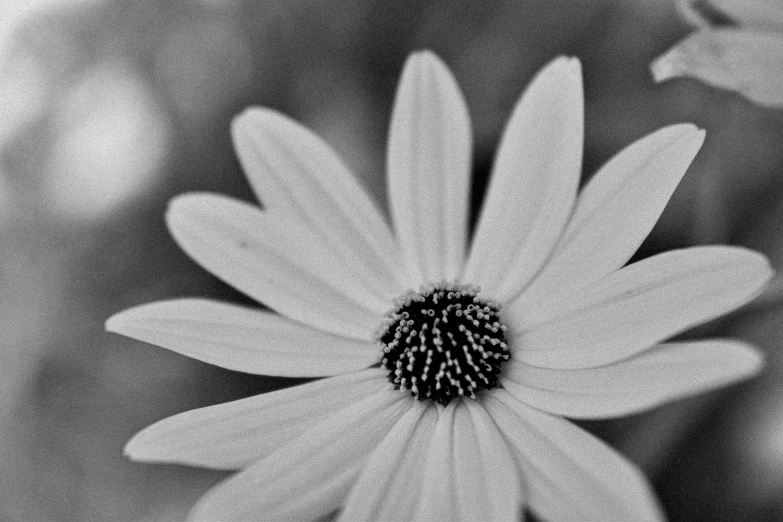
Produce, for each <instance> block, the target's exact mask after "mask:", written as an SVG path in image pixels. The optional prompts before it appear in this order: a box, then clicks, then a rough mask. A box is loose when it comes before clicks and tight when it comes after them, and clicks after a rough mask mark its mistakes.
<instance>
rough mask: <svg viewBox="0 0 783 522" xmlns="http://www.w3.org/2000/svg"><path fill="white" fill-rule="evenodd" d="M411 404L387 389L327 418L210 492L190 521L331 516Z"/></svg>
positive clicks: (196, 508) (304, 518) (199, 504)
mask: <svg viewBox="0 0 783 522" xmlns="http://www.w3.org/2000/svg"><path fill="white" fill-rule="evenodd" d="M412 402H413V401H412V399H411V398H410V396H402V395H401V394H398V393H394V392H393V391H392V390H388V391H387V392H386V393H385V394H383V395H380V396H377V395H376V396H371V397H367V398H366V399H365V400H363V401H361V402H359V403H356V404H354V405H352V406H351V407H349V408H346V409H344V410H342V411H340V412H339V413H337V414H334V415H331V416H330V417H329V418H328V419H326V420H324V421H323V422H321V423H319V424H318V425H316V426H315V427H313V428H312V429H310V430H308V431H306V432H305V433H303V434H302V435H301V436H298V437H296V438H294V439H293V440H291V442H290V443H288V444H286V445H284V446H282V447H281V448H280V449H279V450H277V451H276V452H274V453H272V454H270V455H269V456H267V457H266V458H264V459H263V460H260V461H258V462H256V463H254V464H253V465H251V466H249V467H248V468H246V469H244V470H243V471H241V472H240V473H238V474H237V475H235V476H234V477H232V478H230V479H229V480H227V481H225V482H223V483H221V484H219V485H218V486H216V487H215V488H213V489H211V490H210V491H209V492H208V493H207V494H206V495H205V496H204V497H202V498H201V500H200V501H199V502H198V503H197V504H196V506H195V507H194V508H193V510H192V511H191V513H190V517H189V519H191V520H202V521H214V520H312V519H316V518H320V517H322V516H324V515H327V514H329V513H331V512H332V511H334V510H335V509H337V508H338V507H339V506H340V505H341V504H342V503H343V501H344V500H345V497H346V495H347V494H348V492H349V491H350V488H351V486H352V484H353V483H354V481H355V480H356V477H357V475H358V474H359V472H360V471H361V469H362V467H363V466H364V463H365V462H366V461H367V458H368V457H369V455H370V453H371V452H372V451H373V449H375V447H376V446H377V445H378V444H379V443H380V442H381V440H383V438H384V436H385V435H386V434H387V433H388V432H389V430H391V429H392V428H393V427H394V425H395V424H396V423H397V422H398V421H399V419H400V418H401V417H402V416H403V415H404V414H405V412H406V411H408V410H409V409H410V407H411V404H412Z"/></svg>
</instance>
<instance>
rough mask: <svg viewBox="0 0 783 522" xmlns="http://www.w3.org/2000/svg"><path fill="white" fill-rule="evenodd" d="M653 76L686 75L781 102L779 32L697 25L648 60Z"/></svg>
mask: <svg viewBox="0 0 783 522" xmlns="http://www.w3.org/2000/svg"><path fill="white" fill-rule="evenodd" d="M650 71H651V72H652V75H653V78H654V79H655V81H656V82H662V81H665V80H669V79H671V78H676V77H680V76H687V77H692V78H697V79H699V80H701V81H703V82H706V83H708V84H709V85H712V86H714V87H719V88H721V89H728V90H731V91H736V92H738V93H740V94H741V95H743V96H745V97H746V98H748V99H750V100H751V101H753V102H756V103H758V104H760V105H765V106H769V107H780V106H783V34H780V33H775V32H766V31H746V30H742V29H715V30H713V29H702V30H700V31H696V32H694V33H693V34H691V35H690V36H688V37H687V38H685V39H684V40H681V41H680V42H679V43H677V45H675V46H674V47H672V48H671V49H669V50H668V51H667V52H666V53H664V54H663V55H661V56H659V57H657V58H656V59H655V60H654V61H653V62H652V64H650Z"/></svg>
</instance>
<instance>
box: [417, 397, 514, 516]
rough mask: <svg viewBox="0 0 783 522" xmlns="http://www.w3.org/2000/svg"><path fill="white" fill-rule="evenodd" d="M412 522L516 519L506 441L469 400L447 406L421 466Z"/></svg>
mask: <svg viewBox="0 0 783 522" xmlns="http://www.w3.org/2000/svg"><path fill="white" fill-rule="evenodd" d="M424 466H425V467H424V484H423V486H424V487H423V489H422V491H421V496H422V502H421V505H420V507H419V509H418V510H417V513H416V516H414V517H413V518H414V519H415V520H487V521H490V520H508V521H512V520H519V519H520V516H521V509H522V493H523V492H522V485H521V481H520V477H519V470H518V468H517V466H516V465H515V463H514V458H513V456H512V455H511V453H510V451H509V449H508V446H507V444H506V441H505V440H503V437H502V436H501V435H500V432H499V431H498V429H497V427H496V426H495V424H494V423H493V422H492V419H491V418H490V417H489V416H488V415H487V412H486V411H484V409H483V408H482V407H481V406H479V405H478V404H477V403H476V402H475V401H473V400H458V401H452V402H451V404H449V406H448V407H447V408H446V409H445V411H444V412H443V413H442V414H441V416H440V418H439V419H438V426H437V427H436V428H435V433H434V436H433V438H432V443H431V444H430V449H429V452H428V455H427V460H426V463H425V464H424Z"/></svg>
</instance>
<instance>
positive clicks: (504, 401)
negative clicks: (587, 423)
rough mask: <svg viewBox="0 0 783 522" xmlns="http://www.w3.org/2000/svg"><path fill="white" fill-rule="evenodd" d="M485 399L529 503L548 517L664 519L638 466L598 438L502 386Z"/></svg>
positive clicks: (484, 395)
mask: <svg viewBox="0 0 783 522" xmlns="http://www.w3.org/2000/svg"><path fill="white" fill-rule="evenodd" d="M480 402H481V404H482V405H483V406H484V407H485V408H486V410H487V413H489V415H490V417H492V420H493V421H495V424H496V425H497V427H498V429H499V430H500V432H501V433H502V434H503V437H504V438H505V440H506V442H507V443H508V444H509V445H510V446H511V447H512V448H513V449H514V451H512V452H511V454H512V455H513V456H514V458H515V459H516V462H517V464H518V465H519V467H520V469H521V471H522V475H523V476H524V479H525V488H526V494H527V496H528V498H529V501H528V502H529V505H530V506H531V508H532V510H533V512H534V513H535V514H536V515H537V516H539V517H540V518H542V519H543V520H584V521H590V520H595V521H605V520H629V521H630V520H640V521H641V520H643V521H652V520H663V518H664V517H663V514H662V513H661V510H660V508H659V506H658V505H657V502H656V500H655V495H654V494H653V492H652V489H651V488H650V486H649V485H648V484H647V481H646V480H645V478H644V477H643V476H642V474H641V473H640V472H639V470H638V469H636V467H635V466H633V465H632V464H631V463H630V462H629V461H628V460H626V459H625V458H624V457H622V456H621V455H620V454H619V453H617V452H615V451H614V450H613V449H611V448H610V447H609V446H607V445H606V444H605V443H603V442H602V441H600V440H599V439H597V438H596V437H594V436H592V435H590V434H589V433H587V432H586V431H584V430H582V429H581V428H579V427H577V426H575V425H574V424H572V423H570V422H569V421H567V420H565V419H563V418H561V417H556V416H554V415H550V414H548V413H544V412H541V411H538V410H536V409H534V408H531V407H529V406H526V405H525V404H523V403H522V402H520V401H518V400H517V399H515V398H514V397H512V396H511V395H510V394H509V393H508V392H507V391H505V390H503V389H495V390H491V391H490V392H489V393H484V394H482V396H481V399H480Z"/></svg>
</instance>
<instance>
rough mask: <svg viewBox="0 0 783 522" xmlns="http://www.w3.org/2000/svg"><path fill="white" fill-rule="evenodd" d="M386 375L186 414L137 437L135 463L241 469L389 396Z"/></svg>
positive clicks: (132, 445)
mask: <svg viewBox="0 0 783 522" xmlns="http://www.w3.org/2000/svg"><path fill="white" fill-rule="evenodd" d="M388 385H389V383H388V382H387V381H386V377H385V372H383V371H381V370H379V369H376V368H371V369H367V370H363V371H360V372H356V373H352V374H347V375H340V376H338V377H331V378H328V379H323V380H320V381H315V382H311V383H308V384H303V385H301V386H293V387H291V388H286V389H283V390H279V391H274V392H270V393H264V394H261V395H256V396H254V397H248V398H247V399H241V400H238V401H233V402H227V403H225V404H217V405H215V406H209V407H206V408H200V409H197V410H191V411H186V412H184V413H180V414H178V415H174V416H173V417H169V418H167V419H163V420H161V421H158V422H156V423H155V424H153V425H151V426H148V427H147V428H145V429H143V430H142V431H141V432H139V433H137V434H136V435H135V436H134V437H133V438H132V439H131V440H130V441H129V442H128V444H127V445H126V446H125V454H126V455H128V456H129V457H130V458H132V459H133V460H140V461H147V462H173V463H180V464H189V465H192V466H202V467H208V468H218V469H238V468H241V467H244V466H247V465H248V464H250V463H251V462H253V461H255V460H258V459H260V458H263V457H265V456H267V455H269V454H270V453H272V452H273V451H275V450H277V449H278V448H280V447H281V446H283V445H285V444H286V443H288V442H289V441H291V440H292V439H294V438H295V437H297V436H298V435H300V434H301V433H303V432H305V431H307V430H308V429H310V428H312V427H313V426H316V425H318V424H320V423H322V422H324V421H325V420H326V419H328V418H330V417H331V416H333V415H336V414H337V413H339V412H340V411H342V410H344V409H345V408H348V407H350V406H353V405H355V404H357V403H359V402H361V401H363V400H365V399H369V398H372V399H373V400H375V401H376V402H379V401H382V400H383V398H384V397H386V396H388V395H389V390H388V387H389V386H388Z"/></svg>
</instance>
